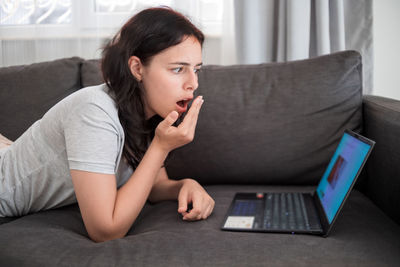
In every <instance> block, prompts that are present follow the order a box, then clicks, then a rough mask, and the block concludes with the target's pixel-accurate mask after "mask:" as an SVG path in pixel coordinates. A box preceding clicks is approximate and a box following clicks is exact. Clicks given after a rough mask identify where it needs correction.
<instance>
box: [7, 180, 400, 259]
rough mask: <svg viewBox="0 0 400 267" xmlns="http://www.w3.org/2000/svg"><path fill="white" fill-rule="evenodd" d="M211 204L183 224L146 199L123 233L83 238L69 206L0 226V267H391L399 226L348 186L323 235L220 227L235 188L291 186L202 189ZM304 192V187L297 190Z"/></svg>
mask: <svg viewBox="0 0 400 267" xmlns="http://www.w3.org/2000/svg"><path fill="white" fill-rule="evenodd" d="M206 189H207V190H208V192H209V193H210V195H211V196H212V197H213V198H214V199H215V201H216V206H215V210H214V213H213V214H212V216H211V217H210V218H208V219H207V220H204V221H197V222H186V221H183V220H182V219H181V217H180V216H179V214H177V212H176V210H177V203H176V202H174V201H166V202H161V203H158V204H154V205H149V204H147V205H146V206H145V208H144V209H143V210H142V213H141V214H140V216H139V218H138V219H137V221H136V222H135V224H134V226H133V227H132V229H131V230H130V231H129V233H128V235H127V236H126V237H125V238H122V239H118V240H112V241H108V242H104V243H94V242H92V241H91V240H89V239H88V236H87V233H86V231H85V228H84V225H83V222H82V219H81V216H80V213H79V209H78V207H77V206H76V205H73V206H68V207H65V208H62V209H57V210H51V211H45V212H40V213H36V214H32V215H29V216H25V217H22V218H19V219H16V220H13V221H11V222H7V223H3V224H2V225H0V259H1V262H2V264H3V265H4V266H32V265H34V266H77V265H79V266H264V265H270V266H295V265H299V264H300V265H302V266H321V265H336V266H343V265H353V266H385V265H386V266H396V265H397V264H398V263H399V262H400V254H399V251H400V238H399V237H400V226H399V225H398V224H396V223H394V222H393V221H392V220H391V219H389V218H388V217H387V216H386V215H385V214H384V213H383V212H382V211H381V210H379V209H378V208H377V207H376V206H375V205H374V204H373V203H372V202H371V201H370V200H369V199H368V198H367V197H365V196H364V195H363V194H362V193H360V192H359V191H353V192H352V194H351V196H350V197H349V199H348V202H346V205H345V207H344V209H343V211H342V213H341V215H340V217H339V218H338V220H337V222H336V225H335V228H334V229H333V230H332V232H331V234H330V236H329V237H327V238H323V237H320V236H312V235H290V234H265V233H243V232H228V231H221V230H220V226H221V224H222V222H223V218H224V216H225V213H226V211H227V209H228V207H229V205H230V203H231V200H232V197H233V195H234V193H235V192H237V191H243V192H259V191H265V190H273V191H277V192H279V191H291V190H295V189H298V187H271V186H269V187H268V186H235V185H231V186H225V185H224V186H218V185H214V186H207V187H206ZM302 189H303V190H304V191H310V190H311V189H312V188H310V187H302Z"/></svg>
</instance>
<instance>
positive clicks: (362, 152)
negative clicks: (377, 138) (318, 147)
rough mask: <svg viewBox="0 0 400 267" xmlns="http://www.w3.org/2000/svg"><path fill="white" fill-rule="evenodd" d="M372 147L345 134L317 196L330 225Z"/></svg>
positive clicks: (319, 186) (320, 184)
mask: <svg viewBox="0 0 400 267" xmlns="http://www.w3.org/2000/svg"><path fill="white" fill-rule="evenodd" d="M370 148H371V145H370V144H368V143H365V142H363V141H361V140H359V139H358V138H356V137H353V136H352V135H350V134H348V133H346V132H345V133H344V135H343V137H342V139H341V140H340V143H339V145H338V147H337V149H336V151H335V154H334V155H333V157H332V159H331V161H330V163H329V165H328V168H327V169H326V171H325V173H324V175H323V176H322V179H321V181H320V183H319V184H318V187H317V195H318V198H319V200H320V202H321V204H322V207H323V209H324V211H325V214H326V216H327V219H328V221H329V223H332V220H333V219H334V218H335V215H336V213H337V212H338V210H339V208H340V205H341V204H342V202H343V200H344V198H345V197H346V194H347V192H348V191H349V189H350V187H351V185H352V184H353V181H354V179H355V178H356V177H357V173H358V171H359V169H360V168H361V166H362V165H363V162H364V159H365V158H366V157H367V155H368V152H369V150H370Z"/></svg>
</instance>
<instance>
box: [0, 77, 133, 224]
mask: <svg viewBox="0 0 400 267" xmlns="http://www.w3.org/2000/svg"><path fill="white" fill-rule="evenodd" d="M123 145H124V131H123V128H122V126H121V124H120V122H119V119H118V110H117V108H116V106H115V102H114V101H113V99H112V98H111V97H110V95H109V94H108V87H107V86H106V85H105V84H103V85H99V86H93V87H87V88H84V89H81V90H79V91H77V92H75V93H73V94H71V95H69V96H68V97H66V98H65V99H63V100H62V101H60V102H59V103H57V104H56V105H55V106H54V107H52V108H51V109H50V110H49V111H48V112H47V113H46V114H45V115H44V116H43V118H42V119H41V120H38V121H36V122H35V123H34V124H33V125H32V126H31V127H30V128H29V129H28V130H27V131H26V132H25V133H24V134H23V135H21V136H20V137H19V138H18V139H17V140H16V141H15V142H14V144H13V145H11V146H10V147H9V148H6V149H4V150H2V151H1V155H0V216H20V215H24V214H27V213H31V212H36V211H40V210H45V209H51V208H57V207H61V206H64V205H68V204H72V203H76V197H75V193H74V188H73V184H72V180H71V175H70V169H74V170H83V171H90V172H96V173H104V174H115V175H116V179H117V186H118V187H120V186H122V185H123V184H124V183H125V182H126V181H127V180H128V179H129V177H130V175H131V174H132V172H133V171H132V168H130V167H128V165H127V164H126V162H125V161H124V160H121V158H122V150H123Z"/></svg>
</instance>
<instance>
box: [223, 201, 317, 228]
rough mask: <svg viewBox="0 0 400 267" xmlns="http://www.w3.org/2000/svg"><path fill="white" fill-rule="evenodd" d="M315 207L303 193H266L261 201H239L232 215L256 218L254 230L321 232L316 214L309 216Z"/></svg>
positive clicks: (236, 202)
mask: <svg viewBox="0 0 400 267" xmlns="http://www.w3.org/2000/svg"><path fill="white" fill-rule="evenodd" d="M309 205H313V203H312V199H311V198H310V199H306V198H305V197H304V194H302V193H266V194H265V195H263V196H262V197H261V198H260V199H257V200H255V199H237V200H236V201H235V205H234V206H233V209H232V211H231V212H230V215H232V216H255V220H254V228H255V229H266V230H276V231H279V230H303V231H308V230H319V229H321V225H320V223H319V220H318V218H317V216H316V214H308V212H307V210H308V209H307V207H308V206H309Z"/></svg>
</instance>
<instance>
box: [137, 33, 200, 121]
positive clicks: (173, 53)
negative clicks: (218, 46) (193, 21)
mask: <svg viewBox="0 0 400 267" xmlns="http://www.w3.org/2000/svg"><path fill="white" fill-rule="evenodd" d="M201 65H202V55H201V45H200V43H199V41H198V40H197V39H196V38H194V37H192V36H190V37H188V38H185V39H184V40H183V41H182V42H181V43H179V44H178V45H175V46H172V47H169V48H167V49H165V50H163V51H162V52H160V53H159V54H157V55H155V56H153V58H152V59H151V60H150V62H149V63H148V64H147V65H146V66H144V65H141V67H140V78H141V81H142V83H143V86H144V89H145V96H144V98H145V99H144V100H145V103H144V104H145V113H146V119H149V118H151V117H152V116H154V115H155V114H158V115H159V116H161V117H163V118H165V117H166V116H167V115H168V114H169V113H170V112H171V111H173V110H175V111H177V112H178V113H179V114H182V113H184V112H186V110H187V108H188V103H189V101H190V100H192V99H193V93H194V91H195V90H196V89H197V87H198V78H197V72H198V70H199V69H200V67H201Z"/></svg>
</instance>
